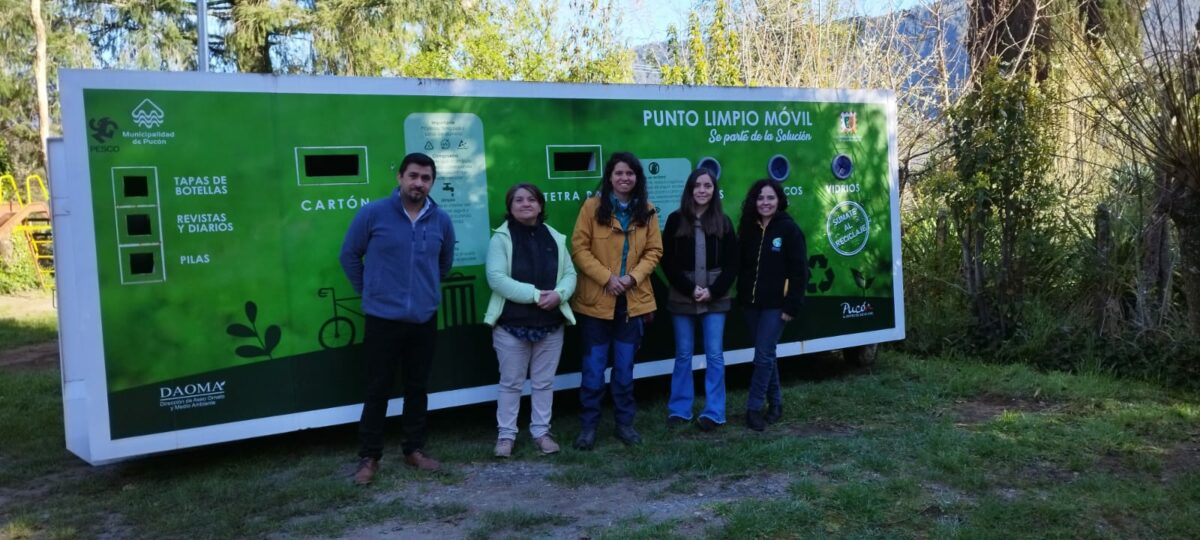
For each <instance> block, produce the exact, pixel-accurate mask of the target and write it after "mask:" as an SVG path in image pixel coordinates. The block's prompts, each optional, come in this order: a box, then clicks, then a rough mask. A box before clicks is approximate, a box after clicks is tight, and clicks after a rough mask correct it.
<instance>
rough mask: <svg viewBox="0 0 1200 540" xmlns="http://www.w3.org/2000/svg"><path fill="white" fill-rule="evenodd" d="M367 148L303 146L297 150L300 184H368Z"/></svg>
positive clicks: (298, 182) (298, 181)
mask: <svg viewBox="0 0 1200 540" xmlns="http://www.w3.org/2000/svg"><path fill="white" fill-rule="evenodd" d="M368 182H369V178H368V176H367V147H365V146H302V147H297V148H296V183H297V184H298V185H301V186H343V185H351V184H366V183H368Z"/></svg>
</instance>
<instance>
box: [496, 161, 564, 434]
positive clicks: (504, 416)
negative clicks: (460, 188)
mask: <svg viewBox="0 0 1200 540" xmlns="http://www.w3.org/2000/svg"><path fill="white" fill-rule="evenodd" d="M504 203H505V208H506V209H507V213H506V214H505V219H504V223H501V224H500V226H499V227H496V229H495V234H494V235H492V240H491V243H490V244H489V245H488V256H487V281H488V286H490V287H491V288H492V298H491V301H490V302H489V303H488V309H487V314H486V315H484V322H486V323H487V324H488V325H490V326H492V327H493V330H492V346H493V347H495V349H496V359H497V360H498V361H499V364H500V385H499V387H500V394H499V396H498V397H497V399H496V424H497V428H498V430H499V435H498V436H497V438H496V448H495V455H496V457H500V458H507V457H509V456H511V455H512V450H513V444H514V442H515V440H516V438H517V415H518V413H519V412H520V407H521V389H522V387H523V386H524V385H525V380H526V379H527V378H528V380H529V383H530V387H531V388H532V395H531V402H532V405H533V411H532V414H531V415H530V422H529V434H530V435H531V436H532V437H533V445H534V446H535V447H536V448H537V450H538V452H541V453H542V454H554V453H557V452H558V451H559V446H558V443H556V442H554V439H553V437H552V436H551V435H550V416H551V413H550V411H551V408H552V406H553V402H554V375H555V373H557V371H558V360H559V357H560V356H561V353H562V345H563V326H564V325H565V324H575V315H574V314H573V313H572V312H571V307H570V305H568V303H567V300H568V299H570V298H571V293H573V292H575V266H574V264H572V263H571V254H570V253H569V252H568V251H567V247H566V236H563V235H562V234H561V233H559V232H558V231H556V230H554V228H553V227H550V226H549V225H546V223H545V220H546V214H545V207H546V197H545V195H543V194H542V191H541V190H540V189H538V188H537V186H534V185H532V184H517V185H515V186H513V187H512V188H510V189H509V190H508V194H506V195H505V197H504ZM527 375H528V376H527Z"/></svg>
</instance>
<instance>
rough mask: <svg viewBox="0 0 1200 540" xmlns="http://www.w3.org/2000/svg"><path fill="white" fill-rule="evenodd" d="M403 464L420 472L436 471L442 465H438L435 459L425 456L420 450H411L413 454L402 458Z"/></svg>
mask: <svg viewBox="0 0 1200 540" xmlns="http://www.w3.org/2000/svg"><path fill="white" fill-rule="evenodd" d="M404 463H407V464H408V466H409V467H416V468H417V469H418V470H422V471H436V470H438V469H440V468H441V467H442V464H441V463H438V462H437V460H436V459H433V458H431V457H429V456H427V455H425V452H422V451H420V450H413V453H411V454H408V455H406V456H404Z"/></svg>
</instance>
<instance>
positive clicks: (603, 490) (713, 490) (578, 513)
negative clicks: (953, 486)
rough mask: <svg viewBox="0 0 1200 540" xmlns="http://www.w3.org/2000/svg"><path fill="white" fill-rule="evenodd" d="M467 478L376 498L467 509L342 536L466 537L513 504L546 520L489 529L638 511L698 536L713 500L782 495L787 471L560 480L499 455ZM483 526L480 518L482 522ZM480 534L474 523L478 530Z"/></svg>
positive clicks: (547, 527) (625, 517)
mask: <svg viewBox="0 0 1200 540" xmlns="http://www.w3.org/2000/svg"><path fill="white" fill-rule="evenodd" d="M457 470H458V472H460V473H463V474H464V475H465V479H464V480H463V481H461V482H458V483H456V484H453V485H444V484H442V483H440V482H436V481H429V482H421V483H415V484H410V485H405V486H402V487H401V488H400V489H396V490H391V491H383V492H380V494H379V496H378V499H379V501H380V502H389V501H393V500H396V499H403V500H406V501H411V502H413V503H415V504H421V505H424V506H432V505H439V504H453V505H464V506H466V507H467V510H466V511H465V512H461V513H458V514H455V515H453V516H450V517H447V518H445V519H441V520H438V519H436V518H433V519H430V520H427V521H419V522H413V521H412V520H396V521H385V522H383V523H378V524H375V525H372V526H369V527H362V528H358V529H351V530H348V531H344V532H342V533H341V534H340V535H339V536H341V537H344V538H413V539H425V538H428V539H440V538H464V537H467V536H468V535H470V534H471V533H472V532H473V531H476V529H477V528H479V527H480V526H481V523H482V522H484V521H486V519H485V516H486V515H487V514H489V513H495V512H507V511H510V510H513V509H519V510H520V511H522V512H523V513H531V514H549V515H552V516H554V520H553V522H552V523H547V524H544V525H540V526H536V527H533V528H524V529H520V530H491V531H488V532H489V533H490V534H491V535H495V537H499V538H506V537H510V536H511V537H529V536H536V537H538V538H573V539H578V538H588V537H590V535H591V531H596V530H601V529H606V528H608V527H613V526H616V525H620V524H621V523H623V522H628V521H629V520H632V519H637V520H638V523H639V524H640V525H651V524H655V523H661V522H664V521H675V520H678V521H681V522H682V523H681V525H679V526H677V527H675V528H674V529H673V530H674V531H675V532H676V533H678V534H683V535H684V536H691V535H693V534H694V535H696V536H702V535H703V533H704V531H705V530H707V529H709V528H710V527H715V526H719V525H720V524H721V523H722V520H721V518H720V517H719V516H717V515H716V514H715V513H714V512H713V506H714V505H716V504H718V503H722V502H729V501H738V500H745V499H755V498H768V497H781V496H783V495H785V494H786V492H787V487H788V485H789V483H790V482H791V479H790V478H789V477H788V476H787V475H781V474H776V475H766V474H754V475H745V476H739V477H738V478H719V479H716V480H706V481H699V482H695V483H694V485H692V486H689V488H687V489H679V488H675V489H672V482H673V481H668V480H664V481H657V482H637V481H631V480H622V481H617V482H606V483H605V484H604V485H598V486H580V487H564V486H562V485H560V484H556V483H553V482H551V481H550V479H549V478H550V476H551V475H553V474H554V473H555V472H558V471H559V469H558V468H557V467H555V466H554V465H553V464H551V463H537V462H524V461H517V462H503V463H485V464H474V465H467V466H464V467H460V468H458V469H457ZM482 526H486V525H482ZM476 534H478V531H476Z"/></svg>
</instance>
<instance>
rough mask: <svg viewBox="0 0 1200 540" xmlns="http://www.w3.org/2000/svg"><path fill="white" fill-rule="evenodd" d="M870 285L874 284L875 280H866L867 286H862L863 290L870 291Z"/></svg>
mask: <svg viewBox="0 0 1200 540" xmlns="http://www.w3.org/2000/svg"><path fill="white" fill-rule="evenodd" d="M872 283H875V278H871V279H868V280H867V284H866V285H864V286H863V288H864V289H870V288H871V284H872Z"/></svg>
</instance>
